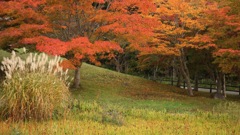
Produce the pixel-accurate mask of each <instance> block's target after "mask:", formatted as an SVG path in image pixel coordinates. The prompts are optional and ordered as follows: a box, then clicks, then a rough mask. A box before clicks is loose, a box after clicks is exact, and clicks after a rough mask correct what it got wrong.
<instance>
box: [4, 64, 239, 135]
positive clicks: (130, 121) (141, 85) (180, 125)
mask: <svg viewBox="0 0 240 135" xmlns="http://www.w3.org/2000/svg"><path fill="white" fill-rule="evenodd" d="M81 79H82V80H81V88H79V89H75V90H72V95H73V97H74V98H76V99H78V100H79V101H80V102H77V103H76V105H75V107H74V108H73V109H72V110H71V111H70V113H69V114H68V115H67V116H66V117H65V118H63V119H60V120H53V121H48V122H43V123H35V122H26V123H6V122H0V134H10V133H11V134H17V133H23V134H228V133H230V134H237V133H240V126H239V125H240V119H239V118H240V117H239V111H236V110H238V109H240V105H239V103H238V102H239V101H235V102H234V103H232V102H229V101H219V100H213V99H211V98H210V96H209V94H208V93H195V97H189V96H187V93H186V91H184V90H182V89H179V88H176V87H172V86H169V85H164V84H159V83H156V82H153V81H149V80H146V79H143V78H139V77H134V76H130V75H125V74H121V73H117V72H114V71H110V70H107V69H103V68H98V67H95V66H92V65H88V64H83V66H82V69H81ZM232 99H233V100H236V99H239V98H238V97H233V98H232ZM78 105H80V106H78ZM222 106H223V107H224V108H223V109H221V107H222ZM232 106H233V107H232ZM213 108H215V109H214V110H213ZM234 110H235V111H234ZM219 112H221V113H219Z"/></svg>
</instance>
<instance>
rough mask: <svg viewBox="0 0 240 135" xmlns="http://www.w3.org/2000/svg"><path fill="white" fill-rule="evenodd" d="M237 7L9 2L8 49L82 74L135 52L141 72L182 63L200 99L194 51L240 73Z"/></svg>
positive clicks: (2, 15) (176, 0)
mask: <svg viewBox="0 0 240 135" xmlns="http://www.w3.org/2000/svg"><path fill="white" fill-rule="evenodd" d="M233 2H235V1H233ZM235 3H236V2H235ZM231 7H234V4H231V3H230V4H229V2H228V1H225V0H224V1H221V2H220V1H218V2H217V1H215V0H209V1H208V0H199V1H197V0H185V1H183V0H87V1H86V0H69V1H66V0H51V1H50V0H21V1H20V0H6V1H1V2H0V19H1V20H0V21H1V24H0V31H1V33H0V47H1V48H3V49H5V50H11V49H13V48H16V47H20V46H26V47H28V48H30V50H32V49H36V50H38V51H41V52H46V53H48V54H51V55H61V56H63V57H65V58H66V60H67V61H64V62H63V63H62V65H64V66H65V67H66V68H72V69H76V70H79V68H80V67H81V63H82V62H83V61H86V62H91V63H94V64H97V65H99V64H100V62H99V59H102V58H104V59H105V58H108V59H111V58H114V59H117V58H116V57H115V56H116V55H118V54H119V53H129V51H130V50H131V51H133V50H134V51H136V52H137V54H138V57H137V59H139V60H140V62H139V64H140V66H139V67H145V65H144V64H146V65H155V67H156V65H161V64H162V65H164V64H166V60H167V61H168V60H173V59H174V60H175V65H178V66H179V70H180V71H181V74H182V76H183V78H184V80H185V81H186V82H187V85H188V90H189V94H190V95H193V93H192V90H191V82H190V81H191V78H190V71H189V67H188V66H189V65H188V64H187V63H188V61H187V58H189V57H188V56H189V52H188V50H189V49H194V50H195V51H198V50H201V52H202V50H206V52H209V53H211V55H212V56H213V59H214V64H217V65H218V67H220V70H221V71H220V72H225V73H232V72H235V71H236V70H239V69H240V68H239V67H240V66H239V62H238V61H237V59H238V58H239V53H240V51H239V50H240V48H239V31H240V23H239V20H240V17H239V13H238V11H239V9H238V8H236V9H231ZM31 45H33V46H31ZM126 46H127V47H126ZM162 58H164V59H162ZM151 62H153V63H151ZM156 63H157V64H156ZM141 64H143V65H141ZM149 67H150V68H151V66H149ZM76 74H78V73H76Z"/></svg>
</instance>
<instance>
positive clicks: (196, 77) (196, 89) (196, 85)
mask: <svg viewBox="0 0 240 135" xmlns="http://www.w3.org/2000/svg"><path fill="white" fill-rule="evenodd" d="M194 90H195V91H198V72H195V76H194Z"/></svg>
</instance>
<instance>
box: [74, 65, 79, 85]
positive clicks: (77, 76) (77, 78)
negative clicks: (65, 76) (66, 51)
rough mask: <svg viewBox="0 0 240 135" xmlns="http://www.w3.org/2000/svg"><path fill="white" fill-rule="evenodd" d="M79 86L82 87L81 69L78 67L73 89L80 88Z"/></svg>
mask: <svg viewBox="0 0 240 135" xmlns="http://www.w3.org/2000/svg"><path fill="white" fill-rule="evenodd" d="M79 86H80V67H77V69H76V70H75V73H74V82H73V87H74V88H79Z"/></svg>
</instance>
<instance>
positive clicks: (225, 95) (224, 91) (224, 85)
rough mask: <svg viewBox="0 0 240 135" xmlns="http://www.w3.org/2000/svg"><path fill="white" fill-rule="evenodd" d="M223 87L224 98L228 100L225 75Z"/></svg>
mask: <svg viewBox="0 0 240 135" xmlns="http://www.w3.org/2000/svg"><path fill="white" fill-rule="evenodd" d="M222 85H223V86H222V87H223V91H222V93H223V95H224V97H225V98H226V97H227V94H226V76H225V74H223V84H222Z"/></svg>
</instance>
